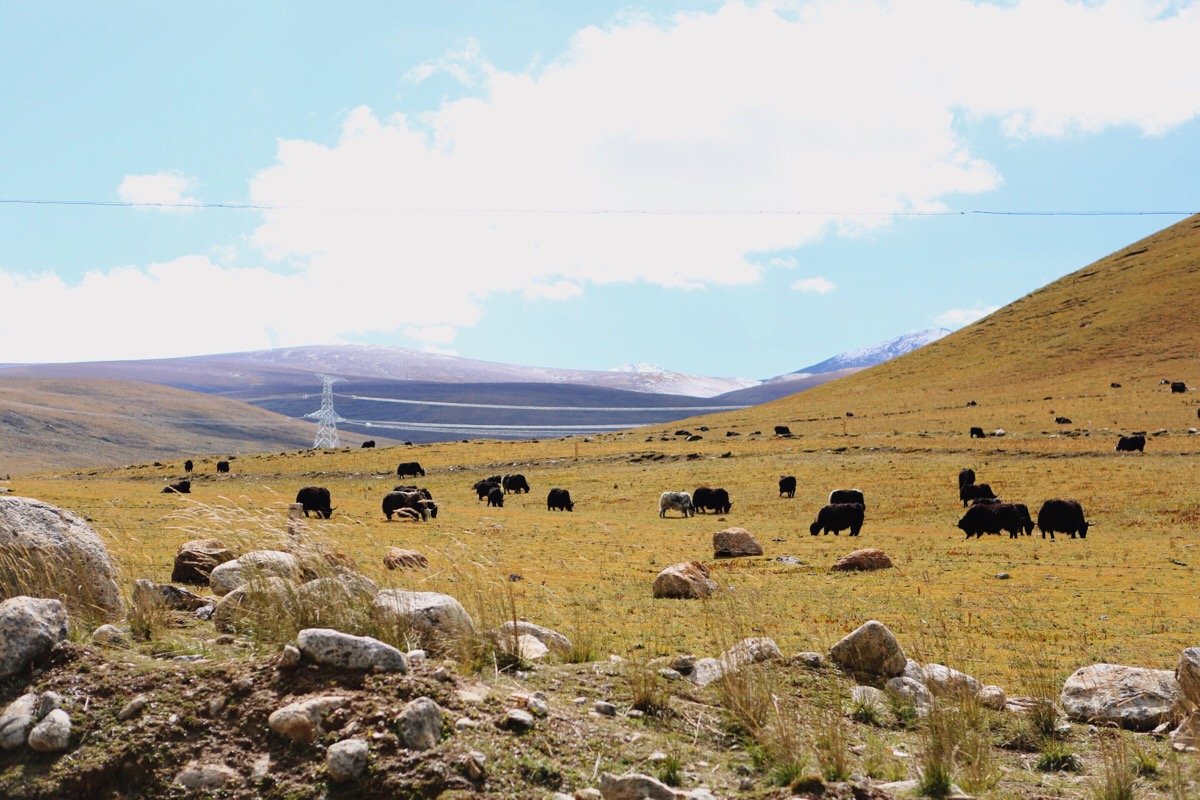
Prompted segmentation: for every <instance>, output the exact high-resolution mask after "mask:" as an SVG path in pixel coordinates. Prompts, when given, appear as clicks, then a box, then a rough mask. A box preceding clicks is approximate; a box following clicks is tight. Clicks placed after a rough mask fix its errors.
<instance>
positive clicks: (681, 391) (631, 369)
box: [608, 361, 759, 397]
mask: <svg viewBox="0 0 1200 800" xmlns="http://www.w3.org/2000/svg"><path fill="white" fill-rule="evenodd" d="M608 371H609V372H610V373H616V374H618V375H621V376H622V378H623V379H624V380H623V385H622V386H621V387H620V388H623V389H630V390H632V391H635V392H649V393H652V394H678V395H687V396H689V397H715V396H716V395H719V394H725V393H726V392H732V391H736V390H738V389H745V388H746V387H748V386H757V385H758V384H759V381H754V380H748V379H746V378H712V377H708V376H704V375H685V374H684V373H682V372H672V371H671V370H669V369H666V368H664V367H659V366H656V365H654V364H647V363H645V362H644V361H635V362H633V363H632V364H624V365H622V366H620V367H614V368H613V369H610V370H608ZM612 388H616V386H613V387H612Z"/></svg>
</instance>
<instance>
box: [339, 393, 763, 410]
mask: <svg viewBox="0 0 1200 800" xmlns="http://www.w3.org/2000/svg"><path fill="white" fill-rule="evenodd" d="M338 397H344V398H347V399H349V400H369V401H371V402H375V403H404V404H407V405H414V406H450V407H453V408H492V409H505V410H512V411H741V410H742V409H745V408H749V406H744V405H742V406H629V407H626V406H613V407H605V406H504V405H496V404H493V403H451V402H449V401H445V400H408V399H400V398H395V397H366V396H364V395H357V394H338Z"/></svg>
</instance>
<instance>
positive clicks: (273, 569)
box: [208, 550, 302, 595]
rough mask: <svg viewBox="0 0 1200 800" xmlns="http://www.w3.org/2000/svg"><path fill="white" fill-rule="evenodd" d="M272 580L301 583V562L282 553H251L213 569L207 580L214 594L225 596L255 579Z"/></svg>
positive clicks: (279, 551) (292, 556) (255, 551)
mask: <svg viewBox="0 0 1200 800" xmlns="http://www.w3.org/2000/svg"><path fill="white" fill-rule="evenodd" d="M269 576H273V577H276V578H283V579H284V580H286V581H288V582H289V583H299V582H300V578H301V576H302V573H301V570H300V559H298V558H296V557H295V556H294V555H292V554H291V553H285V552H283V551H282V550H251V551H250V552H249V553H245V554H243V555H241V556H239V557H237V558H235V559H233V560H232V561H226V562H225V563H224V564H218V565H217V566H216V567H214V568H213V571H212V573H211V574H209V576H208V583H209V586H211V587H212V590H213V594H215V595H226V594H229V593H230V592H232V591H233V590H234V589H237V588H240V587H241V586H244V585H245V584H246V582H247V581H249V580H251V579H252V578H254V577H259V578H265V577H269Z"/></svg>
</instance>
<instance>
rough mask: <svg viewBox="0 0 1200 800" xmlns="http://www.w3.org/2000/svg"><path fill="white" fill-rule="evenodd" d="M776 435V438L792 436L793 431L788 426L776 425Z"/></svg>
mask: <svg viewBox="0 0 1200 800" xmlns="http://www.w3.org/2000/svg"><path fill="white" fill-rule="evenodd" d="M775 435H776V436H791V435H792V429H791V428H789V427H788V426H787V425H776V426H775Z"/></svg>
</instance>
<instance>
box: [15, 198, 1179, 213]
mask: <svg viewBox="0 0 1200 800" xmlns="http://www.w3.org/2000/svg"><path fill="white" fill-rule="evenodd" d="M0 205H10V206H20V205H24V206H84V207H95V208H163V209H181V210H182V209H196V210H225V211H373V212H379V211H383V212H388V213H397V214H555V215H567V216H797V217H802V216H812V217H966V216H1002V217H1190V216H1192V215H1193V214H1197V213H1200V212H1197V211H1168V210H1155V211H1104V210H1101V211H1079V210H1075V211H1072V210H1066V211H1063V210H1044V211H1031V210H999V211H997V210H989V209H964V210H959V211H955V210H945V211H820V210H803V209H783V208H778V209H769V208H763V209H727V208H726V209H720V208H717V209H682V208H591V209H588V208H421V207H411V208H398V207H380V206H326V205H317V206H286V205H272V204H263V203H207V202H201V201H187V202H178V203H147V202H133V201H125V200H61V199H49V200H33V199H28V198H0Z"/></svg>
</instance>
